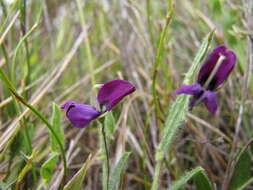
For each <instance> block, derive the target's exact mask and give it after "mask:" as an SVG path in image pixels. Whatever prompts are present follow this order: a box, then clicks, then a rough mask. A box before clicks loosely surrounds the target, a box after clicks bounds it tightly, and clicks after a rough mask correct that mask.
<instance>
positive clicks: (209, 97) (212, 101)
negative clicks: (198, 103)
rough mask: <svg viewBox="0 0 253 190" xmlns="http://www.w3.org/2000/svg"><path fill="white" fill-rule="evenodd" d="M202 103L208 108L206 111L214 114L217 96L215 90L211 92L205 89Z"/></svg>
mask: <svg viewBox="0 0 253 190" xmlns="http://www.w3.org/2000/svg"><path fill="white" fill-rule="evenodd" d="M204 103H205V105H206V107H207V109H208V111H209V112H210V113H211V114H213V115H215V113H216V111H217V108H218V105H217V96H216V93H215V92H212V91H210V90H208V91H205V99H204Z"/></svg>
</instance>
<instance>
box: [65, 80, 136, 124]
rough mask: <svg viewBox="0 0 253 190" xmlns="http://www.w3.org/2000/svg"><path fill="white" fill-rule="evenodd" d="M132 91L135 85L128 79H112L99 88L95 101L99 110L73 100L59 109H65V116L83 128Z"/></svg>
mask: <svg viewBox="0 0 253 190" xmlns="http://www.w3.org/2000/svg"><path fill="white" fill-rule="evenodd" d="M134 91H135V87H134V86H133V85H132V84H131V83H129V82H128V81H126V80H112V81H109V82H107V83H105V84H104V85H103V86H102V87H101V88H100V89H99V92H98V97H97V101H98V103H99V105H100V108H101V111H97V109H96V108H95V107H94V106H91V105H87V104H81V103H78V102H75V101H67V102H66V103H64V104H63V105H62V106H61V109H63V110H66V116H67V118H68V119H69V120H70V122H71V123H72V124H73V125H74V126H75V127H77V128H83V127H85V126H87V125H88V124H89V123H90V122H91V121H92V120H94V119H96V118H97V117H99V116H100V115H101V114H103V113H104V112H107V111H110V110H111V109H112V108H113V107H114V106H116V105H117V104H118V103H119V102H120V100H122V99H123V98H124V97H125V96H127V95H128V94H130V93H132V92H134Z"/></svg>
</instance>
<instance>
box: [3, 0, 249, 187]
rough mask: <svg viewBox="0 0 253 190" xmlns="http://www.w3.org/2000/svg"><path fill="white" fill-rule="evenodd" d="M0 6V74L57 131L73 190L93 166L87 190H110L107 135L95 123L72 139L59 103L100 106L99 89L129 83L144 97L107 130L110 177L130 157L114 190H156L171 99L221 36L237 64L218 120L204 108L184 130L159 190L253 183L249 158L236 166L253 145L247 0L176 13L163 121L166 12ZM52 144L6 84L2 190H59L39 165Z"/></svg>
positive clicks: (55, 169)
mask: <svg viewBox="0 0 253 190" xmlns="http://www.w3.org/2000/svg"><path fill="white" fill-rule="evenodd" d="M0 2H1V3H0V46H1V47H0V68H1V70H2V71H3V72H4V73H5V74H6V76H7V77H8V78H9V80H10V82H11V84H12V85H13V86H14V87H15V89H16V90H17V91H18V92H19V93H20V94H21V95H22V96H23V97H24V98H25V99H26V100H27V101H28V102H29V103H31V104H32V105H33V106H35V107H36V109H37V110H39V111H40V112H41V113H42V114H43V115H44V116H45V118H47V119H48V121H50V122H51V121H52V120H53V121H55V122H56V123H57V122H60V124H59V126H60V127H61V129H59V130H60V131H61V130H63V131H64V136H65V140H64V143H65V151H66V155H67V160H68V168H69V170H68V175H67V177H66V179H65V182H68V181H69V180H70V179H71V178H72V177H73V175H74V174H76V173H77V171H78V170H79V169H80V168H81V167H82V166H83V164H84V163H85V160H87V159H90V162H91V163H90V165H89V167H87V168H88V169H87V174H86V176H85V179H84V181H83V189H93V190H94V189H102V181H101V178H102V177H101V176H102V164H101V162H102V161H101V160H102V158H101V155H100V146H101V145H100V143H99V142H100V135H99V130H98V129H99V124H98V122H96V121H94V122H93V123H92V124H91V125H90V126H89V127H87V128H85V129H76V128H73V126H71V125H70V123H69V121H67V119H66V117H65V116H64V113H62V114H61V115H62V117H61V118H60V112H59V108H58V107H57V106H56V105H54V103H56V104H57V105H61V104H62V103H64V102H65V101H66V100H75V101H78V102H82V103H87V104H93V105H95V104H96V95H97V89H96V88H95V87H94V86H95V84H102V83H105V82H106V81H109V80H112V79H115V78H123V79H127V80H129V81H131V83H133V84H134V85H135V86H136V89H137V91H136V92H135V93H134V94H133V95H131V96H130V97H128V98H126V99H125V100H124V103H122V104H120V105H119V106H117V108H115V109H114V110H113V115H111V116H110V118H109V121H108V122H109V124H108V125H109V126H110V127H111V128H110V130H111V133H110V134H108V139H109V141H110V148H109V152H110V163H111V167H112V168H113V167H114V166H115V163H116V162H117V161H118V160H119V157H120V155H121V154H122V153H123V152H125V151H128V152H131V155H130V156H129V159H128V160H127V163H126V165H125V169H124V171H123V173H122V175H121V178H120V181H119V186H118V189H137V190H138V189H150V188H151V183H152V178H153V176H154V166H155V151H156V147H157V146H158V143H159V141H160V140H159V139H160V137H161V133H162V129H163V126H164V120H165V118H166V115H167V113H168V111H169V109H170V105H171V104H172V102H173V101H174V100H175V94H174V93H173V91H174V90H175V89H176V88H178V87H179V86H180V85H181V83H182V80H183V77H184V73H185V72H186V71H187V70H188V69H189V67H190V65H191V63H192V60H193V58H194V56H195V54H196V52H197V50H198V48H199V47H200V44H201V42H202V40H203V39H204V37H205V36H206V35H207V34H208V33H209V32H210V31H212V30H214V29H215V35H214V38H213V41H212V44H211V48H214V47H215V46H217V45H219V44H226V45H227V46H228V47H229V48H231V49H233V50H234V51H235V52H236V55H237V57H238V62H237V66H236V68H235V70H234V72H233V73H232V74H231V76H230V78H229V79H228V81H227V82H226V84H225V85H224V87H223V88H222V89H220V90H219V95H218V102H219V109H218V113H217V115H216V116H215V117H213V116H210V115H209V113H208V112H207V110H206V109H205V107H204V106H198V107H196V108H194V110H193V111H192V112H190V113H188V114H187V117H186V119H185V122H182V123H181V126H180V130H179V132H178V134H177V137H176V138H175V139H174V140H173V146H172V148H171V149H170V150H169V151H168V154H167V157H166V160H165V162H164V164H163V166H162V170H161V175H160V181H159V183H160V188H161V189H164V188H167V187H170V186H171V184H172V183H173V181H175V180H176V179H178V178H179V177H180V176H181V175H183V174H184V173H185V172H186V171H189V170H190V169H192V168H194V167H196V166H201V167H203V168H204V169H205V171H206V173H207V175H208V177H209V178H210V180H211V181H212V182H213V183H214V184H215V186H216V188H217V189H221V188H222V187H223V188H224V183H228V184H229V185H228V186H229V188H228V189H239V188H238V187H239V186H240V187H241V186H242V184H243V185H245V184H249V183H250V182H251V181H252V173H251V172H252V168H251V166H252V163H251V159H252V156H251V152H250V151H245V152H244V153H243V154H242V155H240V157H239V159H238V160H237V162H233V161H234V157H235V156H236V155H238V152H239V151H240V150H241V149H242V148H245V145H247V143H248V145H251V141H250V140H251V138H252V135H253V131H252V124H253V120H252V106H253V105H252V104H253V101H252V95H253V92H252V90H253V81H252V78H251V72H252V59H253V58H252V54H253V52H252V51H253V50H252V35H253V30H252V29H253V17H252V9H253V7H252V1H251V0H245V1H243V0H208V1H202V0H192V1H188V0H175V1H172V3H173V6H174V12H173V15H172V19H171V22H170V24H169V26H168V30H167V33H166V38H165V41H164V44H163V50H162V52H161V53H162V54H161V55H162V59H161V62H160V64H159V67H158V77H157V84H156V92H157V96H158V100H159V104H160V107H161V109H162V114H161V115H160V116H159V117H158V116H157V113H156V112H155V105H154V101H153V97H152V92H151V85H152V75H153V72H154V63H155V56H156V54H157V46H158V40H159V36H160V34H161V31H162V29H163V28H164V26H165V22H166V15H167V12H168V6H169V5H168V1H167V0H75V1H68V0H44V1H43V0H16V1H9V0H8V1H7V0H0ZM250 57H251V58H250ZM53 107H54V113H53ZM52 117H53V119H52ZM57 117H58V119H57ZM53 121H52V122H53ZM59 133H60V132H59ZM50 138H51V136H50V133H49V131H48V129H47V128H46V126H45V124H44V123H43V122H41V121H40V120H39V119H38V118H37V117H36V116H35V115H34V114H32V113H31V112H30V111H29V110H28V109H27V108H25V107H24V106H23V105H21V104H20V103H18V102H17V101H13V99H12V96H11V93H10V91H9V90H8V88H7V86H6V85H5V84H4V82H3V81H1V82H0V150H1V154H0V160H1V161H0V187H1V186H2V188H3V189H4V188H9V189H11V188H12V189H27V190H28V189H43V188H44V189H50V188H51V189H56V188H57V187H58V186H59V183H60V181H61V177H60V173H61V172H62V163H61V160H60V159H59V160H58V161H57V160H56V161H52V162H55V163H53V164H52V166H50V167H49V170H48V172H49V173H50V174H48V175H47V174H46V177H45V176H44V177H43V174H41V167H42V165H43V163H45V161H46V160H48V159H49V158H52V152H53V151H52V149H53V148H52V143H50V141H49V139H50ZM51 141H52V139H51ZM89 155H92V158H88V156H89ZM240 158H241V159H240ZM241 160H243V161H241ZM240 161H241V162H240ZM86 163H87V162H86ZM238 163H239V164H238ZM238 168H239V169H238ZM233 171H234V172H235V173H236V172H237V173H236V174H234V173H233ZM236 175H241V177H235V176H236ZM240 179H244V180H240ZM47 180H48V181H47ZM45 181H47V182H45ZM238 181H239V182H238ZM47 184H49V185H48V186H47ZM238 184H239V185H238ZM245 186H246V185H245ZM184 188H185V189H195V187H194V183H192V182H191V181H190V182H189V183H188V184H186V185H185V186H184ZM247 188H248V189H253V186H252V185H248V186H247Z"/></svg>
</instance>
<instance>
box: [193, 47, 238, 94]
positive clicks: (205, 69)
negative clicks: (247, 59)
mask: <svg viewBox="0 0 253 190" xmlns="http://www.w3.org/2000/svg"><path fill="white" fill-rule="evenodd" d="M220 55H223V56H225V59H224V60H223V61H222V63H221V65H220V67H219V68H218V70H217V72H216V73H215V75H214V77H213V79H212V80H211V82H210V84H209V85H208V87H207V89H208V90H215V89H216V88H218V87H219V86H220V85H221V84H222V83H223V82H224V81H225V80H226V79H227V78H228V76H229V74H230V72H231V71H232V70H233V68H234V66H235V63H236V55H235V53H234V52H233V51H231V50H229V49H228V48H227V47H226V46H225V45H221V46H218V47H216V48H215V49H214V50H213V51H212V53H211V54H210V55H209V56H208V58H207V59H206V61H205V63H204V64H203V66H202V67H201V69H200V71H199V76H198V82H199V83H200V84H201V85H204V84H205V82H206V81H207V79H208V77H209V76H210V74H211V73H212V71H213V69H214V68H215V65H216V64H217V62H218V60H219V58H220Z"/></svg>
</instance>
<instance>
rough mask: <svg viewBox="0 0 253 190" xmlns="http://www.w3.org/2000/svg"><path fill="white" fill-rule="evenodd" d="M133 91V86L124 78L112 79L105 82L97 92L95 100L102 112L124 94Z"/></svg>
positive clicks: (109, 108) (110, 107)
mask: <svg viewBox="0 0 253 190" xmlns="http://www.w3.org/2000/svg"><path fill="white" fill-rule="evenodd" d="M134 91H135V87H134V86H133V85H132V84H131V83H129V82H128V81H126V80H119V79H116V80H112V81H109V82H107V83H105V84H104V85H103V86H102V87H101V88H100V89H99V92H98V97H97V100H98V102H99V105H100V107H101V109H102V112H106V111H109V110H111V109H112V108H113V107H114V106H116V105H117V103H119V101H120V100H122V99H123V98H124V97H125V96H126V95H128V94H130V93H132V92H134Z"/></svg>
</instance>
